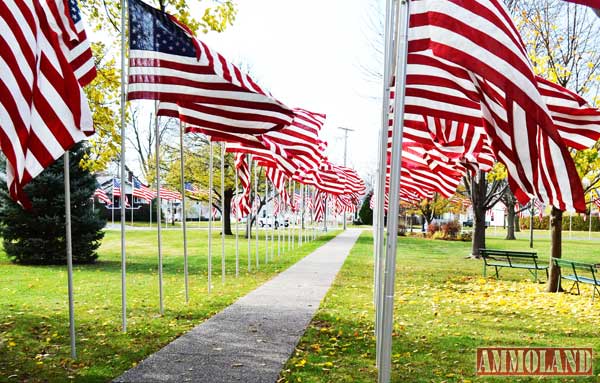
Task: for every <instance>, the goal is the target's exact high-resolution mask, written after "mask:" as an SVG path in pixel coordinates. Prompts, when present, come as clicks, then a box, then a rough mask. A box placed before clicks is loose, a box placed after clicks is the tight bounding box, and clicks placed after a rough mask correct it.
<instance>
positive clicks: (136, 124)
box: [127, 108, 179, 180]
mask: <svg viewBox="0 0 600 383" xmlns="http://www.w3.org/2000/svg"><path fill="white" fill-rule="evenodd" d="M139 115H140V109H138V108H134V109H133V112H132V114H131V117H132V118H131V123H130V124H129V127H128V128H129V129H128V131H129V134H128V136H127V142H129V144H130V145H131V146H132V147H133V150H134V151H135V153H136V155H137V157H138V158H137V159H138V161H139V164H140V169H141V171H142V176H143V177H144V178H145V179H146V180H148V176H149V172H150V168H154V167H155V165H154V163H153V162H152V158H154V152H155V149H156V128H155V125H154V123H155V121H156V119H155V118H153V116H152V115H150V119H149V120H148V126H143V125H142V123H141V122H140V121H139ZM157 123H158V137H159V142H162V143H165V142H170V141H171V140H172V138H173V137H174V136H179V124H178V123H177V120H176V119H174V118H159V119H158V122H157ZM175 131H177V134H175V135H174V134H172V133H173V132H175ZM170 133H171V134H170Z"/></svg>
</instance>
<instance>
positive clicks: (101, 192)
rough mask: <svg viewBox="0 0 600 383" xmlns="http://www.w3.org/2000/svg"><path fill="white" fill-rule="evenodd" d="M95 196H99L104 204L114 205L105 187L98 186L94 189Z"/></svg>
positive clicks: (99, 199)
mask: <svg viewBox="0 0 600 383" xmlns="http://www.w3.org/2000/svg"><path fill="white" fill-rule="evenodd" d="M94 197H96V198H98V201H100V202H102V203H103V204H106V205H112V201H111V199H110V198H108V195H107V194H106V192H105V191H104V190H103V189H100V188H97V189H96V190H95V191H94Z"/></svg>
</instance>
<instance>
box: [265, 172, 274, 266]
mask: <svg viewBox="0 0 600 383" xmlns="http://www.w3.org/2000/svg"><path fill="white" fill-rule="evenodd" d="M268 201H269V181H268V178H267V177H266V173H265V213H266V212H267V203H268ZM266 217H267V219H266V222H267V227H266V228H265V264H267V263H269V216H268V215H267V216H266ZM273 219H275V217H273ZM273 225H275V222H273Z"/></svg>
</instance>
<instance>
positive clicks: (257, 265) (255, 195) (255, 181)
mask: <svg viewBox="0 0 600 383" xmlns="http://www.w3.org/2000/svg"><path fill="white" fill-rule="evenodd" d="M257 197H258V164H257V163H254V201H252V202H253V203H254V204H256V198H257ZM254 219H255V220H256V241H255V249H254V255H255V257H256V270H258V268H259V264H258V205H257V206H256V216H255V217H254Z"/></svg>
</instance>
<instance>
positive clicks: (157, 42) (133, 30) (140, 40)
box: [129, 0, 196, 57]
mask: <svg viewBox="0 0 600 383" xmlns="http://www.w3.org/2000/svg"><path fill="white" fill-rule="evenodd" d="M129 46H130V49H137V50H144V51H155V52H161V53H168V54H173V55H179V56H186V57H196V48H195V47H194V44H193V43H192V39H191V38H190V37H189V36H188V35H187V34H186V33H185V32H184V31H183V30H182V29H181V27H179V26H178V25H177V24H175V23H174V22H173V21H172V20H171V19H169V17H168V16H167V14H166V13H164V12H161V11H159V10H158V9H154V8H152V7H150V6H148V5H147V4H145V3H143V2H141V1H139V0H129Z"/></svg>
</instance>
